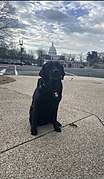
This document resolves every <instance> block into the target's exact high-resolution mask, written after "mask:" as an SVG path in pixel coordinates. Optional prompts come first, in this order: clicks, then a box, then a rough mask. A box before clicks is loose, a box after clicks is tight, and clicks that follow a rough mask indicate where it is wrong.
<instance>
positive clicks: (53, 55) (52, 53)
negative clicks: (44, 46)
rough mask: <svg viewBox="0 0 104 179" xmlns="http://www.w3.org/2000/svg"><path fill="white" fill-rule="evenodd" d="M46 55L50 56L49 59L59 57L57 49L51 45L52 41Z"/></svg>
mask: <svg viewBox="0 0 104 179" xmlns="http://www.w3.org/2000/svg"><path fill="white" fill-rule="evenodd" d="M48 55H49V56H50V57H51V60H58V58H59V55H57V51H56V48H55V47H54V45H53V42H52V45H51V47H50V48H49V51H48Z"/></svg>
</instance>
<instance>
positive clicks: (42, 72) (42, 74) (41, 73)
mask: <svg viewBox="0 0 104 179" xmlns="http://www.w3.org/2000/svg"><path fill="white" fill-rule="evenodd" d="M39 76H41V77H42V78H43V77H44V66H43V67H42V69H41V70H40V72H39Z"/></svg>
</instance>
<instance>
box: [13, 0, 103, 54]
mask: <svg viewBox="0 0 104 179" xmlns="http://www.w3.org/2000/svg"><path fill="white" fill-rule="evenodd" d="M10 3H12V2H10ZM13 4H14V6H15V7H16V13H17V17H18V23H17V26H15V30H16V33H15V36H16V34H17V37H16V38H15V40H17V38H18V37H19V36H22V37H23V39H24V45H25V47H26V48H27V49H28V48H30V47H33V48H38V47H41V48H42V47H43V48H44V49H45V50H48V49H47V48H49V47H50V45H51V41H54V43H55V46H56V48H57V49H58V52H57V53H59V54H61V53H64V52H67V53H72V52H73V53H75V52H76V53H79V52H81V51H89V50H95V49H96V50H98V51H102V50H103V41H102V39H104V18H103V17H104V2H103V1H99V2H97V1H14V2H13Z"/></svg>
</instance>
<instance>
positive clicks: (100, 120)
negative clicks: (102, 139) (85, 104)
mask: <svg viewBox="0 0 104 179" xmlns="http://www.w3.org/2000/svg"><path fill="white" fill-rule="evenodd" d="M71 108H73V109H76V110H79V111H82V112H85V113H88V114H91V115H94V116H95V117H96V118H98V120H99V122H100V123H101V124H102V125H103V126H104V123H103V122H102V119H100V118H99V116H97V115H96V114H94V113H91V112H88V111H85V110H81V109H79V108H75V107H71ZM65 110H66V109H65ZM66 111H67V110H66ZM67 112H68V111H67Z"/></svg>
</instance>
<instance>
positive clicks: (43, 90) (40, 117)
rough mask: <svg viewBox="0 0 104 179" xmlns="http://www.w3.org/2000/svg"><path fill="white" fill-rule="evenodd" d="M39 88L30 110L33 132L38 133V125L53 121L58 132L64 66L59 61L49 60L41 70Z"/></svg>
mask: <svg viewBox="0 0 104 179" xmlns="http://www.w3.org/2000/svg"><path fill="white" fill-rule="evenodd" d="M39 76H40V77H41V78H39V79H38V83H37V88H36V89H35V91H34V94H33V97H32V104H31V107H30V111H29V121H30V125H31V134H32V135H37V126H41V125H45V124H48V123H52V124H53V127H54V130H55V131H56V132H61V128H60V127H61V124H60V123H59V122H58V121H57V111H58V106H59V102H60V101H61V98H62V88H63V87H62V80H63V78H64V76H65V72H64V68H63V66H62V65H61V64H60V63H59V62H57V61H49V62H47V63H46V64H45V65H43V67H42V69H41V71H40V72H39Z"/></svg>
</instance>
